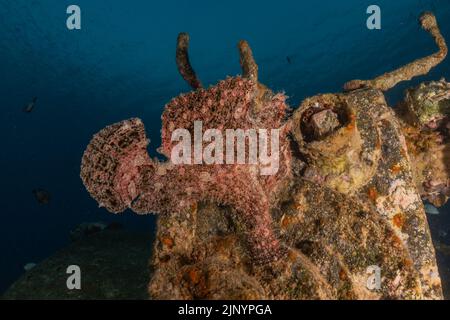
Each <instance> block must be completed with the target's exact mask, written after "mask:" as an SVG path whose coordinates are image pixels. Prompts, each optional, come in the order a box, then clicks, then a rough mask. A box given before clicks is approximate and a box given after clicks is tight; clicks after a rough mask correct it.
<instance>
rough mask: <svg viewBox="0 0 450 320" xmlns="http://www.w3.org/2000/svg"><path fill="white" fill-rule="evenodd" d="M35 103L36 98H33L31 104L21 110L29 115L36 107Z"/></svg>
mask: <svg viewBox="0 0 450 320" xmlns="http://www.w3.org/2000/svg"><path fill="white" fill-rule="evenodd" d="M36 101H37V97H34V98H33V100H31V102H30V103H29V104H28V105H27V106H26V107H25V108H23V112H25V113H30V112H31V111H33V109H34V106H35V105H36Z"/></svg>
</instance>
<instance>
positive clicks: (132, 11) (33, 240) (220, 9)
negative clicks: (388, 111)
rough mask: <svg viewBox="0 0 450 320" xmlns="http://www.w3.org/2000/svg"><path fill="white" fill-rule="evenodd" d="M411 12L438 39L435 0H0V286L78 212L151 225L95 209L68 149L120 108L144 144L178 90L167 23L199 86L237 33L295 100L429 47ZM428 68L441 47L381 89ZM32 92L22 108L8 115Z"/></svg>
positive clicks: (445, 1) (438, 2)
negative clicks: (431, 23)
mask: <svg viewBox="0 0 450 320" xmlns="http://www.w3.org/2000/svg"><path fill="white" fill-rule="evenodd" d="M70 4H77V5H79V6H80V8H81V10H82V29H81V30H75V31H69V30H68V29H67V28H66V18H67V14H66V8H67V7H68V6H69V5H70ZM371 4H377V5H379V6H380V8H381V13H382V29H381V30H368V29H367V28H366V19H367V17H368V15H367V14H366V8H367V7H368V6H369V5H371ZM425 10H431V11H433V12H434V13H435V14H436V16H437V18H438V21H439V22H440V26H441V30H442V33H443V35H444V37H446V38H447V40H448V41H449V42H450V1H449V0H434V1H432V0H428V1H427V0H397V1H388V0H377V1H372V0H370V1H369V0H346V1H332V0H322V1H320V2H317V1H294V0H292V1H285V0H278V1H258V2H256V1H255V2H254V1H242V0H228V1H220V2H219V1H181V0H180V1H170V0H168V1H159V2H150V1H144V0H135V1H121V0H109V1H92V0H70V1H67V0H0V64H1V67H0V124H1V125H0V133H1V137H2V139H1V152H0V168H1V169H2V173H1V174H0V176H1V184H0V196H1V209H0V212H1V213H0V218H1V221H0V292H2V291H3V290H4V289H6V288H7V287H8V286H9V285H10V284H11V283H12V282H13V281H14V280H15V279H16V278H17V277H19V276H20V275H21V274H22V273H23V266H24V265H25V264H26V263H28V262H39V261H41V260H43V259H45V258H46V257H48V256H49V255H51V254H52V253H54V252H55V251H56V250H57V249H59V248H62V247H64V246H65V245H67V244H68V243H69V236H68V235H69V231H70V230H71V229H73V228H74V227H75V226H76V225H77V224H79V223H82V222H86V221H99V220H101V221H107V222H109V221H118V222H120V223H122V224H124V225H125V226H126V227H127V228H129V229H133V230H141V231H143V230H152V229H153V227H154V222H155V219H154V217H152V216H145V217H142V216H135V215H133V214H131V213H130V212H127V213H125V214H123V215H121V216H113V215H111V214H108V213H107V212H106V210H104V209H100V208H98V207H97V205H96V203H95V201H94V200H92V199H91V197H90V196H89V195H88V193H87V192H86V190H85V189H84V187H83V185H82V183H81V180H80V178H79V171H80V159H81V156H82V153H83V151H84V149H85V147H86V145H87V144H88V142H89V140H90V138H91V136H92V135H93V134H94V133H96V132H97V131H98V130H100V129H101V128H103V127H105V126H106V125H108V124H111V123H114V122H117V121H120V120H123V119H126V118H130V117H140V118H141V119H143V121H144V123H145V124H146V129H147V134H148V136H149V138H150V139H151V146H150V152H151V154H152V155H156V148H157V147H158V146H159V142H160V138H159V134H160V125H161V123H160V115H161V112H162V110H163V108H164V104H165V103H167V102H168V101H169V100H170V99H171V98H172V97H174V96H176V95H178V94H180V93H182V92H186V91H189V88H188V86H187V85H186V83H185V82H184V81H183V80H182V78H181V77H180V76H179V74H178V72H177V68H176V65H175V59H174V56H175V42H176V37H177V34H178V33H179V32H181V31H185V32H189V33H190V35H191V47H190V56H191V62H192V64H193V66H194V68H195V69H196V71H197V74H198V75H199V77H200V78H201V80H202V82H203V83H204V84H206V85H208V84H214V83H216V82H217V81H218V80H220V79H223V78H225V77H226V76H227V75H235V74H238V73H240V66H239V57H238V52H237V48H236V44H237V43H238V41H239V40H240V39H246V40H248V41H249V43H250V45H251V47H252V49H253V52H254V55H255V58H256V60H257V62H258V64H259V68H260V80H261V82H263V83H264V84H266V85H268V86H269V87H270V88H272V89H273V90H278V91H285V92H286V94H287V95H288V96H289V97H290V100H289V102H290V104H291V105H292V106H293V107H296V106H297V105H298V104H299V103H300V102H301V100H302V99H303V98H305V97H307V96H311V95H315V94H317V93H321V92H322V93H323V92H337V91H340V90H341V87H342V84H343V83H345V82H346V81H348V80H350V79H353V78H362V79H365V78H372V77H374V76H376V75H379V74H381V73H384V72H386V71H389V70H392V69H394V68H397V67H399V66H401V65H403V64H405V63H407V62H410V61H412V60H414V59H416V58H419V57H422V56H425V55H428V54H430V53H432V52H434V51H435V50H436V48H435V46H434V43H433V41H432V39H431V38H430V37H429V35H428V34H426V33H425V32H424V31H422V30H420V27H419V26H418V23H417V17H418V16H419V14H420V13H421V12H422V11H425ZM287 57H289V60H290V63H288V61H287V60H288V59H287ZM441 77H446V78H449V77H450V59H449V58H448V59H447V60H446V61H444V63H442V64H441V65H440V66H438V67H437V68H435V69H433V70H432V71H431V72H430V74H429V75H427V76H424V77H420V78H417V79H414V80H413V81H410V82H408V83H402V84H400V85H399V86H397V87H396V88H395V89H393V90H392V91H391V92H389V93H388V100H389V102H390V103H391V104H392V105H393V104H395V102H396V101H398V100H399V98H400V97H401V96H402V93H403V90H404V89H405V88H407V87H409V86H412V85H415V84H417V83H419V82H421V81H424V80H431V79H439V78H441ZM35 96H36V97H37V98H38V100H37V104H36V107H35V109H34V110H33V112H32V113H29V114H27V113H24V112H22V109H23V107H24V106H25V105H26V104H27V103H28V102H30V100H31V99H32V98H33V97H35ZM35 188H44V189H46V190H49V191H50V192H51V195H52V199H51V202H50V204H49V205H39V204H38V203H37V202H36V200H35V198H34V196H33V194H32V190H33V189H35ZM449 215H450V212H449V210H448V206H447V209H444V210H441V215H440V216H439V217H438V218H436V217H431V218H430V219H441V220H439V225H440V228H444V229H446V230H448V229H449V228H450V218H449ZM149 232H150V231H149Z"/></svg>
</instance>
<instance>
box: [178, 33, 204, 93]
mask: <svg viewBox="0 0 450 320" xmlns="http://www.w3.org/2000/svg"><path fill="white" fill-rule="evenodd" d="M188 49H189V35H188V34H187V33H184V32H182V33H180V34H179V35H178V39H177V51H176V61H177V66H178V71H179V72H180V74H181V76H182V77H183V79H184V80H186V82H187V83H188V84H189V85H190V86H191V87H192V89H198V88H201V87H202V84H201V82H200V80H199V79H198V78H197V75H196V74H195V71H194V69H193V68H192V66H191V63H190V61H189V54H188Z"/></svg>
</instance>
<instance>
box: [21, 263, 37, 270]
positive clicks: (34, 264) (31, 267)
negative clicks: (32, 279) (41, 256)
mask: <svg viewBox="0 0 450 320" xmlns="http://www.w3.org/2000/svg"><path fill="white" fill-rule="evenodd" d="M34 267H36V263H34V262H30V263H27V264H26V265H24V266H23V269H24V270H25V271H30V270H31V269H33V268H34Z"/></svg>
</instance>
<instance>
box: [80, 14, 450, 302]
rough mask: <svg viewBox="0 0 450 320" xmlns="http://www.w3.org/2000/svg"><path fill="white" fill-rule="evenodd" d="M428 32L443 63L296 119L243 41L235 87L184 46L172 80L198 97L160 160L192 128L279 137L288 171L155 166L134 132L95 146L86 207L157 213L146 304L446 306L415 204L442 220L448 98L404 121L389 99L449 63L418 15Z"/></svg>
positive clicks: (180, 101) (179, 106)
mask: <svg viewBox="0 0 450 320" xmlns="http://www.w3.org/2000/svg"><path fill="white" fill-rule="evenodd" d="M420 23H421V25H422V27H423V28H424V29H425V30H426V31H428V32H429V33H430V34H431V35H432V36H433V37H434V39H435V41H436V44H437V45H438V47H439V50H438V51H437V52H436V53H435V54H433V55H431V56H428V57H425V58H422V59H419V60H416V61H414V62H412V63H411V64H408V65H406V66H404V67H401V68H400V69H398V70H395V71H393V72H390V73H387V74H384V75H382V76H380V77H377V78H376V79H373V80H367V81H363V80H353V81H350V82H349V83H347V84H346V85H345V86H344V89H345V91H344V93H335V94H322V95H318V96H314V97H311V98H307V99H305V100H304V101H303V102H302V103H301V105H300V106H299V107H298V108H296V109H295V111H291V109H290V108H289V106H288V105H287V103H286V96H284V94H281V93H274V92H272V91H271V90H270V89H268V88H267V87H266V86H264V85H263V84H261V83H260V82H259V81H258V66H257V64H256V62H255V61H254V59H253V56H252V51H251V49H250V47H249V45H248V43H247V42H245V41H241V42H240V43H239V51H240V62H241V66H242V76H236V77H232V78H227V79H225V80H223V81H220V82H219V83H218V84H217V85H214V86H211V87H210V88H207V89H205V88H203V86H202V84H201V81H200V80H199V79H198V77H197V75H196V74H195V72H194V70H193V68H192V66H191V64H190V63H189V57H188V46H189V37H188V35H187V34H184V33H182V34H180V35H179V37H178V45H177V51H176V58H177V64H178V68H179V71H180V73H181V75H182V76H183V78H184V79H185V80H186V81H187V82H188V83H189V84H190V85H191V87H192V88H193V89H194V91H192V92H189V93H187V94H182V95H180V96H178V97H175V98H174V99H172V101H170V102H169V103H168V104H167V105H166V107H165V110H164V113H163V115H162V131H161V134H162V146H161V148H160V149H159V150H160V152H161V153H162V154H163V155H165V156H166V157H167V158H170V155H171V151H172V150H173V147H174V144H173V141H172V139H171V137H172V133H173V132H174V130H176V129H177V128H184V129H186V130H189V131H190V132H192V131H193V130H194V121H202V123H203V125H204V126H205V127H207V128H219V129H238V128H239V129H244V130H245V129H249V128H267V129H273V128H277V129H280V145H279V151H280V164H279V169H278V171H277V172H276V174H274V175H267V176H265V175H260V174H259V171H260V170H261V166H262V164H261V163H256V164H248V163H245V164H239V163H235V164H222V165H209V166H208V165H200V164H199V165H196V164H189V165H187V164H179V165H174V164H173V163H172V162H171V161H170V160H167V161H165V162H163V161H159V160H157V159H151V158H150V157H149V156H148V153H147V150H146V148H147V145H148V139H147V138H146V135H145V129H144V125H143V123H142V121H141V120H139V119H136V118H135V119H130V120H125V121H122V122H120V123H116V124H113V125H111V126H108V127H107V128H105V129H103V130H101V131H100V132H99V133H97V134H96V135H95V136H94V137H93V139H92V141H91V142H90V144H89V146H88V147H87V149H86V151H85V153H84V156H83V159H82V165H81V178H82V180H83V183H84V185H85V186H86V188H87V190H88V191H89V193H90V194H91V195H92V197H93V198H94V199H96V200H97V201H98V203H99V204H100V206H103V207H105V208H106V209H107V210H108V211H110V212H113V213H120V212H123V211H124V210H126V209H128V208H130V209H131V210H133V211H134V212H136V213H138V214H147V213H159V214H160V217H159V219H158V230H157V236H156V241H155V244H154V252H153V257H152V261H151V264H152V266H153V268H154V274H153V277H152V279H151V281H150V283H149V287H148V288H149V294H150V297H151V298H154V299H173V298H175V299H197V298H198V299H440V298H442V288H441V280H440V277H439V272H438V269H437V266H436V259H435V252H434V248H433V243H432V240H431V237H430V231H429V228H428V223H427V219H426V215H425V212H424V206H423V203H422V199H427V200H428V201H430V202H432V203H433V204H435V205H437V206H439V205H442V204H444V203H445V202H446V200H447V198H448V196H449V195H450V192H449V189H450V180H449V173H450V168H449V166H450V161H449V137H450V134H449V130H450V129H449V128H450V125H449V122H450V121H449V109H450V107H449V105H450V85H449V84H448V83H447V82H445V80H443V79H442V80H440V81H436V82H431V83H423V84H421V85H420V86H419V87H418V88H413V89H410V90H409V91H408V92H407V94H406V97H405V100H404V102H403V103H402V104H401V105H400V106H398V107H397V108H395V109H393V108H390V107H389V106H388V105H387V103H386V101H385V98H384V95H383V91H385V90H388V89H390V88H392V87H393V86H395V85H396V84H397V83H398V82H400V81H405V80H409V79H411V78H412V77H414V76H418V75H423V74H426V73H427V72H428V71H429V70H430V69H431V68H432V67H434V66H436V65H437V64H439V63H440V62H441V61H442V60H443V59H444V58H445V56H446V55H447V47H446V44H445V41H444V39H443V37H442V35H441V34H440V32H439V28H438V25H437V22H436V19H435V17H434V16H433V15H432V14H431V13H424V14H423V15H422V16H421V18H420ZM430 154H432V156H431V157H430V156H429V155H430ZM375 267H377V268H379V270H380V283H379V285H378V286H375V287H374V288H373V287H370V286H368V285H367V284H368V278H369V276H370V273H368V270H373V269H374V268H375Z"/></svg>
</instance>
